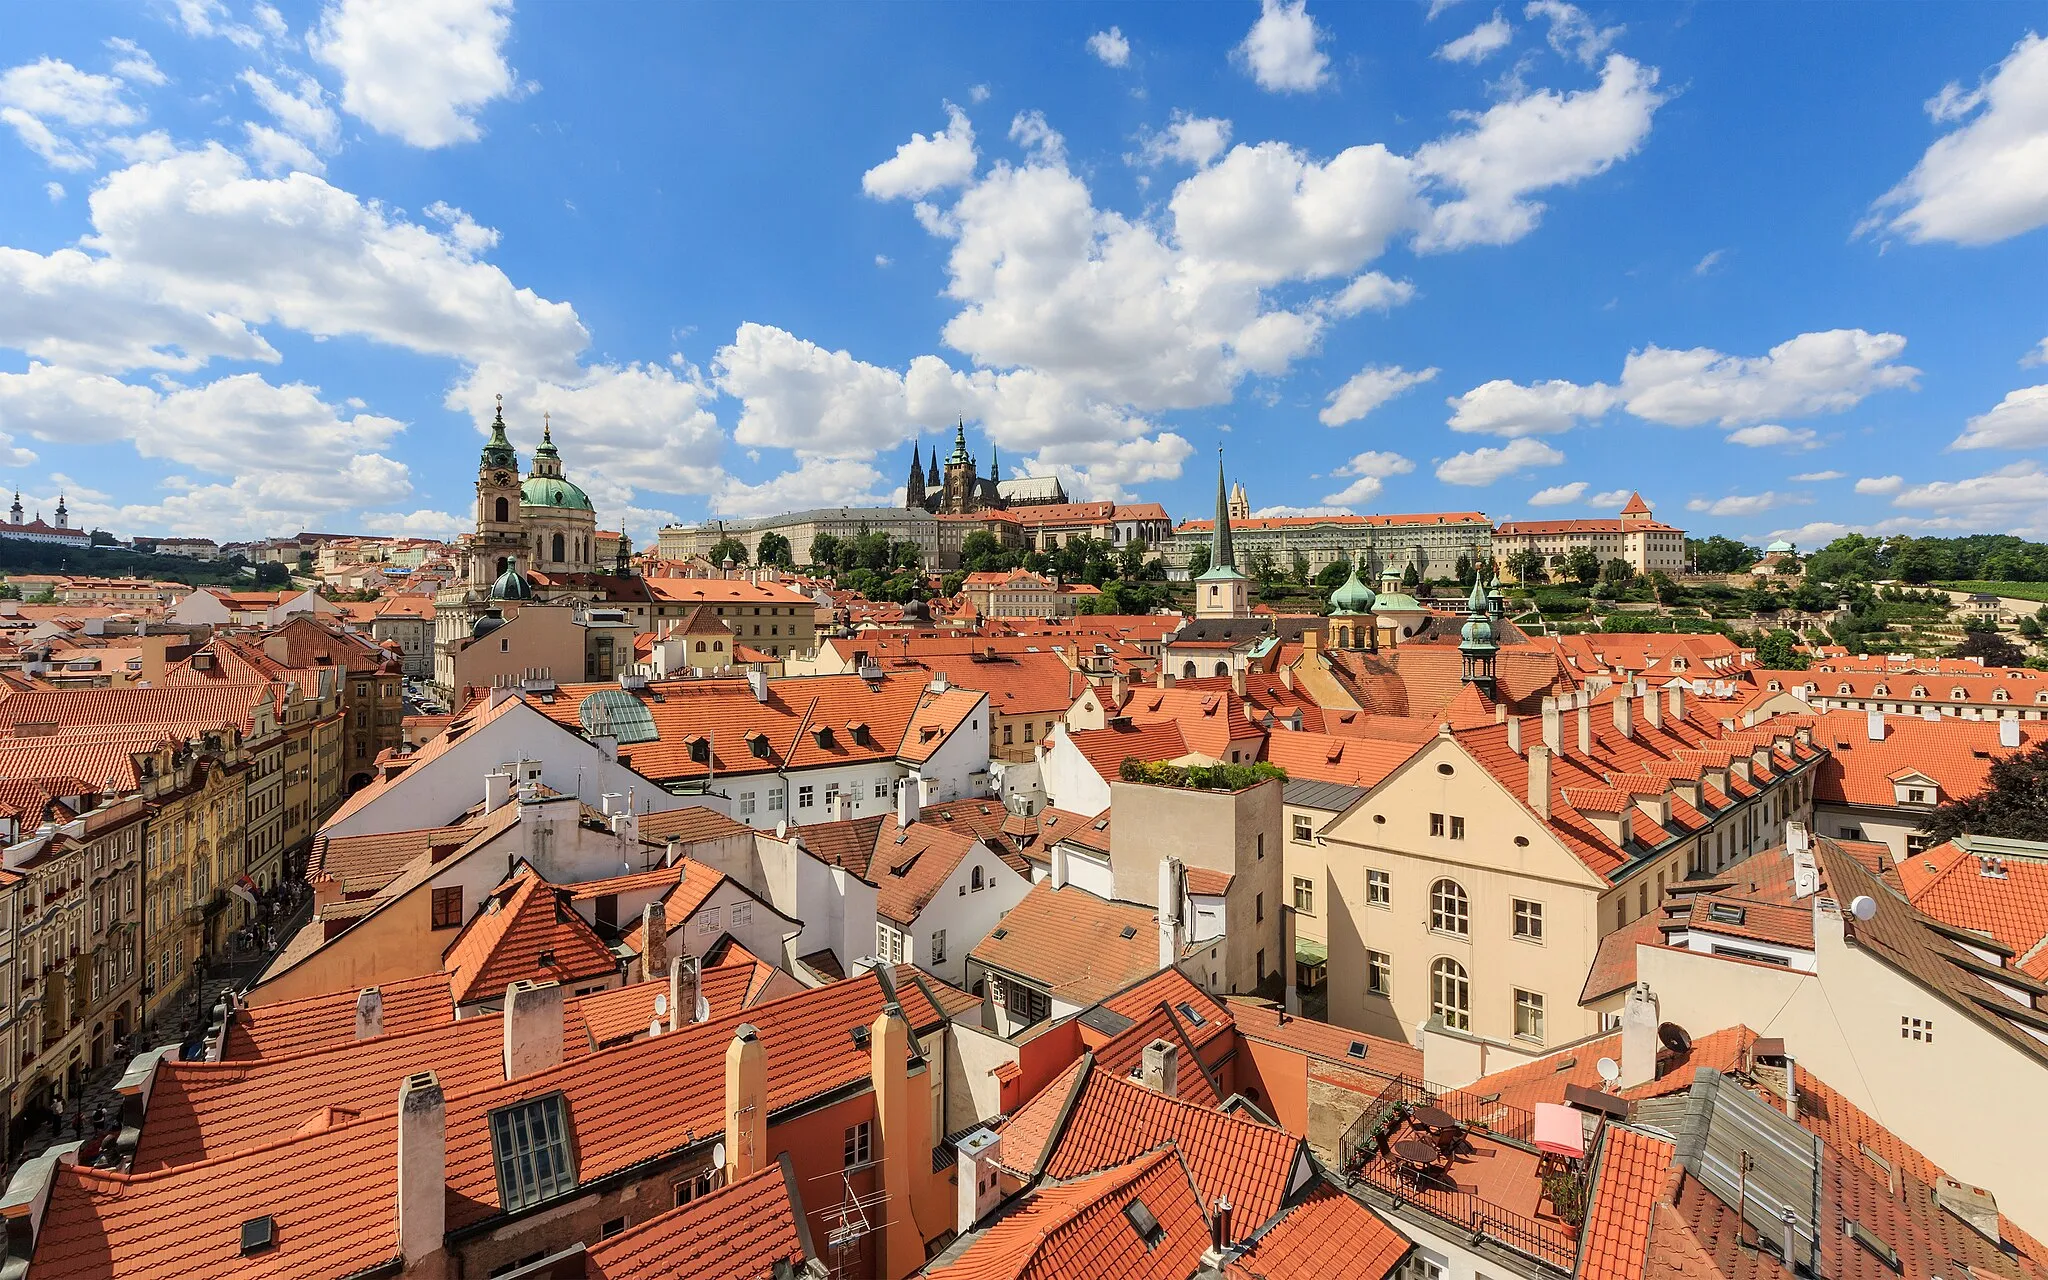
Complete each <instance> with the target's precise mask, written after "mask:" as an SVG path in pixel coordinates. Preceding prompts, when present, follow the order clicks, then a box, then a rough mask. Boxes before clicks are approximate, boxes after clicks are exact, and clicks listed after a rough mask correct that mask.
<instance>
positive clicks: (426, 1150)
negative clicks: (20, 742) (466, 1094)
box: [398, 1071, 448, 1269]
mask: <svg viewBox="0 0 2048 1280" xmlns="http://www.w3.org/2000/svg"><path fill="white" fill-rule="evenodd" d="M447 1230H448V1102H447V1099H446V1098H445V1097H444V1096H443V1095H442V1093H441V1082H440V1081H439V1080H437V1079H435V1078H434V1073H433V1072H431V1071H422V1072H420V1073H419V1074H418V1075H412V1076H407V1077H406V1078H405V1080H404V1082H403V1083H401V1084H400V1085H399V1086H398V1251H399V1253H400V1254H401V1255H403V1256H404V1258H405V1261H406V1263H407V1267H408V1269H410V1267H411V1264H413V1263H416V1262H418V1261H420V1260H421V1259H423V1258H426V1257H428V1256H429V1255H431V1254H433V1253H435V1252H436V1251H438V1250H440V1249H441V1248H442V1247H443V1245H444V1243H445V1241H446V1235H447Z"/></svg>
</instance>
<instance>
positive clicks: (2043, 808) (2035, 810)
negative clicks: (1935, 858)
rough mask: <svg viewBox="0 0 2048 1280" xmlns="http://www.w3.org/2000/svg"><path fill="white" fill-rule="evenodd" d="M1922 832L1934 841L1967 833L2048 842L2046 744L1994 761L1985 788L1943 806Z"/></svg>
mask: <svg viewBox="0 0 2048 1280" xmlns="http://www.w3.org/2000/svg"><path fill="white" fill-rule="evenodd" d="M1920 830H1921V832H1922V833H1923V834H1925V835H1926V836H1927V837H1928V838H1929V839H1930V840H1932V841H1933V842H1934V843H1936V844H1939V843H1941V842H1942V841H1944V840H1953V839H1955V838H1956V837H1957V836H1959V835H1965V834H1967V835H1973V836H1999V837H2004V838H2007V839H2012V840H2048V742H2041V743H2037V744H2035V746H2034V747H2033V749H2032V750H2029V751H2016V752H2014V753H2013V754H2011V755H2009V756H2006V757H2004V758H2003V759H2000V760H1997V761H1994V762H1993V763H1992V765H1991V776H1990V777H1989V778H1988V779H1987V781H1986V784H1985V786H1984V787H1983V789H1981V790H1980V791H1978V792H1977V793H1976V794H1975V795H1972V796H1966V797H1963V798H1960V799H1955V800H1950V801H1948V802H1947V803H1945V804H1943V805H1942V806H1941V807H1940V808H1938V809H1936V810H1935V811H1934V812H1933V813H1931V814H1928V815H1927V821H1926V822H1925V823H1923V824H1922V825H1921V827H1920Z"/></svg>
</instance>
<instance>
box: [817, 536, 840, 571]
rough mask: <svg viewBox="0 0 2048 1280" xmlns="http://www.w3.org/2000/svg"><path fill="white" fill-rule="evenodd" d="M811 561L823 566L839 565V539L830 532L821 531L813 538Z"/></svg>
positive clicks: (831, 567) (832, 566)
mask: <svg viewBox="0 0 2048 1280" xmlns="http://www.w3.org/2000/svg"><path fill="white" fill-rule="evenodd" d="M811 563H812V564H814V565H818V566H820V567H822V568H827V569H833V568H837V567H838V566H839V539H838V538H836V537H834V536H833V535H831V534H829V533H821V534H819V535H818V536H817V537H815V538H812V539H811Z"/></svg>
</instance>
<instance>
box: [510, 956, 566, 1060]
mask: <svg viewBox="0 0 2048 1280" xmlns="http://www.w3.org/2000/svg"><path fill="white" fill-rule="evenodd" d="M504 1021H505V1078H506V1079H507V1080H517V1079H519V1077H521V1076H527V1075H532V1074H533V1073H534V1072H536V1071H546V1070H547V1069H548V1068H549V1067H555V1066H560V1065H561V1062H562V986H561V984H560V983H558V982H530V981H528V980H526V979H525V978H521V979H520V980H519V981H517V982H515V983H513V984H512V985H511V986H509V987H506V988H505V1019H504Z"/></svg>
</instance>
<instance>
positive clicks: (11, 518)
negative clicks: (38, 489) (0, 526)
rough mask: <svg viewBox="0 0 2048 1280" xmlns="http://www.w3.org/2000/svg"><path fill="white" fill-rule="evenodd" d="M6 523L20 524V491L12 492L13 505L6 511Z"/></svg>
mask: <svg viewBox="0 0 2048 1280" xmlns="http://www.w3.org/2000/svg"><path fill="white" fill-rule="evenodd" d="M7 523H9V524H20V523H21V490H19V489H16V490H15V491H14V505H13V506H11V507H9V508H8V509H7Z"/></svg>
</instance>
